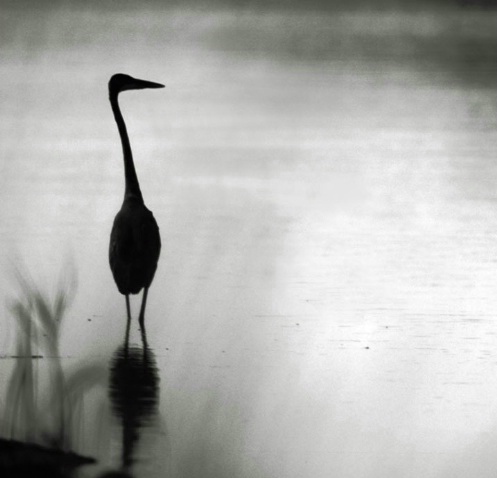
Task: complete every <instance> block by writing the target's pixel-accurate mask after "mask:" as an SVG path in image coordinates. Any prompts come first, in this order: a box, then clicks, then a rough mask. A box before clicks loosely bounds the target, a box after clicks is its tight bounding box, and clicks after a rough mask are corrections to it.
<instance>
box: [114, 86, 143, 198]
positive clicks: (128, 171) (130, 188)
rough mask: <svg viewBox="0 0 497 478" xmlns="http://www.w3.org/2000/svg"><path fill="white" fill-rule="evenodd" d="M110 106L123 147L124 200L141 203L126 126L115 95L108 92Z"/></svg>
mask: <svg viewBox="0 0 497 478" xmlns="http://www.w3.org/2000/svg"><path fill="white" fill-rule="evenodd" d="M109 99H110V104H111V106H112V112H113V113H114V119H115V120H116V123H117V128H118V130H119V136H121V143H122V146H123V157H124V178H125V181H126V187H125V191H124V198H125V199H126V198H129V197H135V198H137V199H139V200H141V201H142V202H143V196H142V193H141V191H140V184H139V183H138V176H137V175H136V170H135V165H134V163H133V155H132V153H131V146H130V144H129V138H128V132H127V130H126V124H125V123H124V119H123V115H122V113H121V110H120V108H119V103H118V101H117V93H114V92H112V91H111V92H110V94H109Z"/></svg>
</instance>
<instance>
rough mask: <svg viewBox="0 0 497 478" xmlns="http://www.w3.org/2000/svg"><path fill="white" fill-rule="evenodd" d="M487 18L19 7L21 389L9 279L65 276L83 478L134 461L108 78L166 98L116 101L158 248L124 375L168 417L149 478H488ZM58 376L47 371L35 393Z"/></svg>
mask: <svg viewBox="0 0 497 478" xmlns="http://www.w3.org/2000/svg"><path fill="white" fill-rule="evenodd" d="M494 25H495V14H493V13H488V12H487V13H478V12H464V13H461V12H457V11H449V12H447V11H445V12H429V11H428V12H404V13H401V12H383V13H375V12H371V11H370V12H361V11H359V12H355V13H340V12H327V13H320V12H315V13H310V12H286V11H273V12H261V11H251V10H238V11H232V10H229V9H224V10H212V11H208V10H205V11H189V10H180V9H173V10H167V9H164V10H161V9H159V8H156V9H150V10H144V9H136V10H123V11H120V12H110V11H108V10H102V11H98V10H96V9H95V8H93V9H88V10H85V9H82V8H80V9H75V8H69V7H68V8H63V7H61V8H53V9H41V8H40V9H39V10H36V11H33V10H29V11H28V10H23V9H14V8H12V9H5V10H4V12H3V14H2V20H1V29H0V31H1V32H2V33H1V34H0V35H1V51H2V62H1V65H0V71H1V78H2V86H1V89H0V91H1V98H2V100H1V103H2V107H1V110H0V118H1V121H0V144H1V146H0V151H1V158H0V165H1V176H0V177H1V179H0V184H1V188H0V198H1V203H0V204H1V205H0V222H1V224H2V228H1V235H0V248H1V251H2V274H1V275H0V280H1V286H2V287H1V290H2V302H3V304H4V305H3V309H2V310H3V312H2V320H1V322H0V325H1V331H2V332H1V336H0V354H1V357H2V360H0V377H1V383H2V384H5V386H6V384H7V383H8V380H9V377H10V376H11V374H12V373H13V370H14V369H15V363H16V361H18V360H20V359H16V358H13V356H14V355H15V354H16V343H17V340H18V332H17V328H16V323H15V317H14V315H13V313H12V307H11V305H12V301H13V300H15V299H16V298H21V299H22V297H23V293H22V291H21V288H20V287H19V285H18V283H17V279H16V270H21V271H24V272H23V274H25V275H27V276H31V277H32V279H33V282H34V283H36V284H38V286H39V287H40V289H41V290H43V291H46V293H47V294H49V295H50V294H51V295H55V294H56V293H57V290H58V288H60V284H61V283H62V284H63V283H64V281H66V284H67V280H68V279H67V278H68V277H70V278H71V280H72V281H74V282H77V287H76V289H75V292H74V299H73V301H72V303H71V305H70V307H69V308H68V310H67V313H66V316H65V318H64V322H63V323H62V324H61V335H60V350H59V351H58V356H60V357H61V364H62V368H63V370H64V372H65V373H66V374H67V376H70V375H71V374H74V373H76V372H77V371H78V370H83V369H84V368H85V367H89V369H88V370H93V371H94V373H88V374H87V375H85V374H83V373H81V374H80V376H81V380H82V383H83V385H82V386H81V389H82V391H81V396H82V395H83V389H84V384H87V383H90V382H91V383H92V384H93V385H95V386H93V385H92V389H91V391H90V392H88V393H87V395H86V396H85V399H84V408H83V409H82V411H81V410H80V412H81V416H82V417H83V418H81V419H80V420H82V421H83V422H84V426H82V427H80V428H81V429H82V430H83V432H82V433H80V434H79V435H78V436H77V437H75V438H74V439H73V440H72V447H73V449H74V451H76V452H78V453H81V454H84V455H88V456H93V457H95V458H97V459H98V460H99V465H98V466H97V467H93V468H87V469H86V470H85V471H86V474H85V475H84V476H92V477H93V476H96V475H97V474H98V473H99V472H100V471H101V470H104V469H110V468H114V469H115V468H119V466H120V457H121V447H122V446H123V444H122V442H121V440H122V438H123V436H124V434H123V433H122V430H121V428H120V427H122V423H120V422H119V420H118V419H116V417H115V413H114V414H113V410H114V411H115V407H116V406H118V408H119V407H121V409H125V408H126V405H125V404H124V405H123V404H121V405H119V404H118V405H116V404H115V403H114V402H113V403H111V401H112V400H111V399H112V397H113V395H112V393H109V391H108V387H109V385H108V384H109V381H110V382H111V383H114V382H112V380H113V378H112V377H113V375H112V371H113V370H114V371H116V370H118V369H119V357H120V356H121V355H122V350H123V349H122V346H123V339H124V334H125V327H126V309H125V302H124V298H123V297H122V296H121V295H120V294H119V293H118V291H117V289H116V287H115V284H114V282H113V279H112V275H111V272H110V269H109V266H108V259H107V254H108V240H109V234H110V229H111V226H112V221H113V218H114V215H115V213H116V212H117V211H118V209H119V207H120V205H121V202H122V198H123V192H124V174H123V166H122V155H121V149H120V143H119V137H118V133H117V128H116V125H115V123H114V120H113V117H112V113H111V109H110V105H109V102H108V98H107V81H108V79H109V78H110V76H111V75H112V74H113V73H116V72H123V73H129V74H131V75H133V76H136V77H138V78H144V79H147V80H151V81H157V82H161V83H165V84H166V88H165V89H164V90H143V91H136V92H127V93H124V94H122V95H121V97H120V103H121V108H122V111H123V115H124V118H125V120H126V122H127V125H128V131H129V134H130V139H131V145H132V148H133V152H134V157H135V163H136V168H137V172H138V176H139V179H140V183H141V188H142V192H143V195H144V198H145V202H146V204H147V206H148V207H149V208H150V209H151V210H152V211H153V212H154V215H155V218H156V219H157V222H158V223H159V226H160V230H161V236H162V244H163V245H162V253H161V258H160V261H159V267H158V271H157V274H156V276H155V280H154V282H153V284H152V287H151V289H150V293H149V298H148V306H147V314H146V330H147V338H148V346H149V347H150V355H148V356H147V357H148V358H146V359H145V358H143V357H145V355H144V356H143V357H142V356H141V355H140V352H139V350H142V349H140V348H139V347H140V346H141V338H140V333H139V330H138V324H137V321H136V320H135V321H134V322H133V324H132V326H131V339H130V340H131V343H132V344H135V345H133V347H135V348H133V349H132V352H133V354H135V355H136V357H135V355H133V357H135V358H136V363H137V364H138V365H137V367H138V370H145V372H146V373H144V374H140V373H138V374H137V373H136V371H135V372H132V374H131V377H135V378H134V379H133V380H138V378H136V377H142V378H143V377H145V378H143V380H144V381H146V380H149V382H150V383H149V382H147V383H146V384H145V385H144V386H146V387H149V388H148V390H149V391H150V390H152V392H153V400H152V402H153V403H154V404H155V401H156V402H157V403H156V410H155V412H154V419H153V420H152V419H150V420H142V421H141V422H140V423H139V426H137V429H138V432H137V433H138V435H139V436H138V438H137V440H136V443H135V445H136V446H135V452H134V453H135V455H136V460H137V461H136V464H135V468H134V472H135V473H136V476H139V477H141V476H143V477H148V476H150V477H158V476H171V477H189V478H190V477H197V476H198V477H200V476H202V477H217V478H219V477H228V476H229V477H233V476H236V477H247V478H251V477H268V478H269V477H278V478H297V477H299V478H300V477H309V478H310V477H312V478H319V477H322V478H329V477H337V478H348V477H350V478H352V477H354V478H360V477H364V478H369V477H385V476H391V477H421V476H423V477H426V478H429V477H459V476H460V477H467V476H478V477H487V476H488V477H490V476H494V475H495V471H494V470H495V468H496V467H497V462H496V459H495V450H496V449H497V399H496V397H497V323H496V314H497V294H496V290H497V289H496V287H497V188H496V182H497V163H496V162H495V153H496V149H497V120H496V118H497V116H496V113H497V101H496V100H497V90H496V88H495V87H496V81H497V80H496V78H497V76H496V71H495V65H496V55H497V50H496V48H495V46H496V40H497V38H496V35H497V33H496V30H495V28H494ZM139 301H140V297H133V298H132V307H133V313H134V316H135V319H136V317H137V314H138V309H139ZM136 347H138V348H136ZM142 351H143V350H142ZM120 354H121V355H120ZM42 355H43V354H42ZM140 357H141V358H140ZM55 359H56V357H55V358H54V357H50V356H49V354H45V355H43V358H41V359H37V360H36V364H35V368H36V370H38V372H39V374H40V382H41V381H42V378H43V376H44V374H47V370H48V369H49V368H50V366H51V364H53V361H54V360H55ZM142 360H143V361H144V362H142ZM133 363H135V362H133ZM144 363H146V364H147V365H146V366H145V365H143V364H144ZM116 364H117V365H116ZM92 367H93V368H92ZM140 367H143V368H140ZM119 370H120V369H119ZM133 370H135V369H133ZM116 373H117V372H116ZM133 373H135V375H133ZM156 374H157V376H156ZM76 376H77V375H76ZM85 377H86V378H85ZM147 377H148V378H147ZM85 380H86V381H85ZM116 383H117V382H116ZM150 384H151V385H150ZM5 386H4V387H3V389H2V390H0V406H1V407H2V408H1V409H0V416H3V423H5V416H4V413H3V410H5V409H6V407H7V408H8V407H9V406H11V405H12V404H10V405H9V404H8V403H7V399H6V398H5V397H6V392H7V390H4V389H5V388H6V387H5ZM38 386H39V387H40V389H43V386H42V384H41V383H40V384H38ZM152 392H151V393H152ZM43 393H45V392H43V390H41V391H40V397H39V399H40V401H41V400H42V399H43ZM85 393H86V392H85ZM130 393H131V392H130ZM119 403H120V402H119ZM154 406H155V405H154ZM113 407H114V408H113ZM149 418H150V417H149ZM0 423H1V422H0ZM27 426H29V425H27ZM0 434H1V435H2V436H3V437H6V428H5V426H2V429H0ZM6 438H9V437H6ZM12 438H17V439H22V437H12Z"/></svg>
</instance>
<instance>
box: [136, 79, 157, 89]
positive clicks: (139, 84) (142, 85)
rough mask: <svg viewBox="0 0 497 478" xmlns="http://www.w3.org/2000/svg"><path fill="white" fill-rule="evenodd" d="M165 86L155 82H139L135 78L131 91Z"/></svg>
mask: <svg viewBox="0 0 497 478" xmlns="http://www.w3.org/2000/svg"><path fill="white" fill-rule="evenodd" d="M164 87H165V85H162V84H161V83H154V82H153V81H146V80H138V79H136V78H134V81H133V84H132V85H130V89H131V90H143V89H144V88H164Z"/></svg>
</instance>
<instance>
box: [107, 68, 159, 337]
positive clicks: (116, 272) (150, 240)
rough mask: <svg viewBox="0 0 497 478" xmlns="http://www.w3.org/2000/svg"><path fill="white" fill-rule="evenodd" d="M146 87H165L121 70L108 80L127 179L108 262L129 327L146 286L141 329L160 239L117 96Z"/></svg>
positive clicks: (111, 236)
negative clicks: (132, 298) (136, 298)
mask: <svg viewBox="0 0 497 478" xmlns="http://www.w3.org/2000/svg"><path fill="white" fill-rule="evenodd" d="M144 88H164V85H161V84H160V83H153V82H151V81H145V80H138V79H136V78H133V77H131V76H129V75H124V74H122V73H118V74H115V75H113V76H112V77H111V79H110V81H109V100H110V104H111V107H112V112H113V113H114V119H115V120H116V123H117V128H118V130H119V135H120V137H121V143H122V148H123V158H124V178H125V191H124V201H123V204H122V206H121V209H120V211H119V212H118V213H117V214H116V217H115V219H114V224H113V226H112V231H111V233H110V244H109V263H110V268H111V270H112V275H113V276H114V281H115V282H116V285H117V288H118V290H119V292H120V293H121V294H123V295H124V296H125V297H126V310H127V313H128V325H127V327H128V328H129V323H130V321H131V311H130V305H129V295H130V294H138V293H139V292H140V291H141V290H142V289H143V297H142V303H141V307H140V315H139V319H138V320H139V323H140V327H141V329H142V330H143V328H144V323H145V307H146V304H147V294H148V289H149V287H150V284H151V283H152V280H153V279H154V275H155V271H156V270H157V262H158V260H159V255H160V249H161V240H160V234H159V227H158V226H157V222H156V220H155V218H154V215H153V214H152V212H151V211H150V210H149V209H148V208H147V207H146V206H145V203H144V201H143V196H142V193H141V190H140V184H139V182H138V176H137V175H136V170H135V165H134V163H133V155H132V153H131V146H130V143H129V138H128V133H127V130H126V124H125V123H124V119H123V116H122V114H121V110H120V108H119V103H118V95H119V93H121V92H122V91H126V90H141V89H144Z"/></svg>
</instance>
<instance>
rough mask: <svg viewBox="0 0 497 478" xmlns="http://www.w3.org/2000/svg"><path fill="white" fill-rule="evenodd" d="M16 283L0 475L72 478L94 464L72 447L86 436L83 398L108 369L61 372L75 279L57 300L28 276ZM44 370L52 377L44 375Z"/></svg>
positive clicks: (94, 366) (0, 441)
mask: <svg viewBox="0 0 497 478" xmlns="http://www.w3.org/2000/svg"><path fill="white" fill-rule="evenodd" d="M17 279H18V282H19V284H20V290H21V296H20V297H19V298H17V299H15V300H13V301H11V303H10V307H9V309H10V311H11V314H12V317H13V318H14V320H15V322H16V325H17V330H18V334H17V337H18V340H17V345H16V352H15V354H13V355H11V356H10V358H12V359H14V360H15V364H14V368H13V371H12V374H11V377H10V379H9V381H8V382H7V390H6V398H5V402H4V403H5V406H4V411H3V420H2V425H3V426H2V435H3V438H1V439H0V476H2V477H11V476H12V477H14V476H15V477H22V476H30V477H31V476H50V477H70V476H72V475H73V472H74V471H75V470H76V468H78V467H80V466H83V465H88V464H91V463H95V459H94V458H91V457H87V456H82V455H79V454H76V453H74V452H73V451H72V448H73V447H74V445H75V442H76V441H77V440H78V436H80V435H81V428H82V426H83V416H82V409H83V406H82V402H83V401H84V397H85V395H86V394H87V392H88V391H89V390H90V389H92V388H94V387H96V386H98V385H103V383H104V381H105V370H104V369H103V368H102V367H100V366H98V364H88V365H84V366H77V367H76V368H75V369H74V370H72V371H71V373H67V372H64V371H63V369H62V364H61V359H60V353H59V341H60V330H61V327H62V325H63V323H64V319H65V316H66V313H67V309H68V307H69V305H70V303H71V301H72V298H73V297H74V292H75V280H74V278H73V279H72V280H71V279H69V280H68V278H67V277H65V278H64V279H65V280H62V281H61V284H60V285H59V287H58V290H57V292H56V294H55V297H54V298H50V297H49V296H48V295H47V294H45V293H43V292H41V291H40V289H39V288H38V287H37V286H36V285H35V283H34V281H33V280H32V279H31V278H30V277H29V276H28V274H26V273H20V272H19V271H17ZM63 284H64V285H63ZM35 363H37V364H38V365H39V366H35V365H34V364H35ZM40 368H43V369H46V371H47V372H48V373H47V374H46V375H43V376H40V373H39V369H40ZM42 377H43V379H44V380H42ZM45 378H46V379H47V380H48V383H46V382H47V380H46V379H45Z"/></svg>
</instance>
